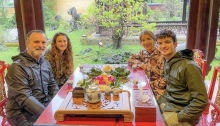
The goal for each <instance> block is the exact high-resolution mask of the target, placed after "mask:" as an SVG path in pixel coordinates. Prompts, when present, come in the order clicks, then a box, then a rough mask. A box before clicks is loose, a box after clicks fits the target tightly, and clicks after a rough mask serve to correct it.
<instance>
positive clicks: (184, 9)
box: [182, 0, 188, 23]
mask: <svg viewBox="0 0 220 126" xmlns="http://www.w3.org/2000/svg"><path fill="white" fill-rule="evenodd" d="M187 1H188V0H184V1H183V16H182V23H186V6H187Z"/></svg>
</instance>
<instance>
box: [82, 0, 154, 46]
mask: <svg viewBox="0 0 220 126" xmlns="http://www.w3.org/2000/svg"><path fill="white" fill-rule="evenodd" d="M146 6H147V5H146V2H144V0H138V1H137V0H97V1H96V3H92V4H91V5H90V6H89V7H88V8H87V11H88V14H86V15H82V19H84V20H86V22H88V23H91V24H93V25H95V26H98V27H102V28H103V29H105V30H106V31H109V35H110V37H111V39H112V40H113V49H120V48H122V46H121V41H122V38H123V37H126V36H127V35H131V34H132V33H135V34H137V33H139V32H140V31H141V30H143V29H150V30H155V29H154V26H155V25H156V24H155V23H153V24H149V23H148V22H147V20H148V15H144V14H143V8H144V7H146ZM134 25H140V26H141V27H134ZM127 28H129V31H126V29H127Z"/></svg>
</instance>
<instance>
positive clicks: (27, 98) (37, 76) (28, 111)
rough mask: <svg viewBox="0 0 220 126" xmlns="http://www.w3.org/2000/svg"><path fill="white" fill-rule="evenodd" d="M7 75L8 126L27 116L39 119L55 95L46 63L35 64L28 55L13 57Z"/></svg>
mask: <svg viewBox="0 0 220 126" xmlns="http://www.w3.org/2000/svg"><path fill="white" fill-rule="evenodd" d="M12 59H13V61H14V62H13V63H12V64H11V66H10V68H9V70H8V73H7V75H6V78H5V79H6V83H7V85H8V99H7V107H6V115H7V116H6V117H7V119H8V121H9V122H10V124H11V125H15V124H20V123H21V122H23V121H25V120H28V119H29V118H30V117H32V116H35V117H39V116H40V114H41V113H42V112H43V111H44V109H45V107H46V106H47V105H48V104H49V102H50V101H51V99H52V98H53V96H54V95H55V94H56V93H57V92H58V87H57V84H56V81H55V80H54V77H53V74H52V71H51V66H50V64H49V62H48V61H47V60H44V59H42V58H41V59H40V61H39V62H38V61H36V60H35V59H34V58H33V57H31V56H30V55H29V54H28V53H27V52H24V53H20V54H19V55H17V56H15V57H12Z"/></svg>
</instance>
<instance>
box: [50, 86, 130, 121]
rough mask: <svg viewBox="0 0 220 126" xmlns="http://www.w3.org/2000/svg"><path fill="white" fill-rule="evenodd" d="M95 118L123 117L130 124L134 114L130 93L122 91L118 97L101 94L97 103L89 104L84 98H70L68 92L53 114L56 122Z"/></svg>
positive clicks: (70, 94) (70, 93)
mask: <svg viewBox="0 0 220 126" xmlns="http://www.w3.org/2000/svg"><path fill="white" fill-rule="evenodd" d="M65 115H67V116H73V115H74V116H76V115H77V116H81V115H86V116H93V117H95V116H97V117H100V115H107V116H109V117H110V116H112V115H123V116H124V122H132V121H133V119H134V114H133V112H132V111H131V105H130V93H129V91H126V90H123V91H121V92H120V93H119V95H118V96H115V95H113V94H111V95H109V96H105V95H104V93H101V101H100V102H98V103H89V102H87V101H86V98H72V92H69V93H68V94H67V96H66V98H65V99H64V101H63V103H62V104H61V106H60V107H59V109H58V110H57V111H56V112H55V114H54V118H55V120H56V121H64V116H65Z"/></svg>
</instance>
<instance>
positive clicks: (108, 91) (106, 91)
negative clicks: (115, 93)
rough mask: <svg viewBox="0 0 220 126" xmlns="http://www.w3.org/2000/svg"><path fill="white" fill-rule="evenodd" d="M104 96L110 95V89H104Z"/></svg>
mask: <svg viewBox="0 0 220 126" xmlns="http://www.w3.org/2000/svg"><path fill="white" fill-rule="evenodd" d="M104 92H105V95H110V94H111V88H110V87H106V88H105V89H104Z"/></svg>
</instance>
